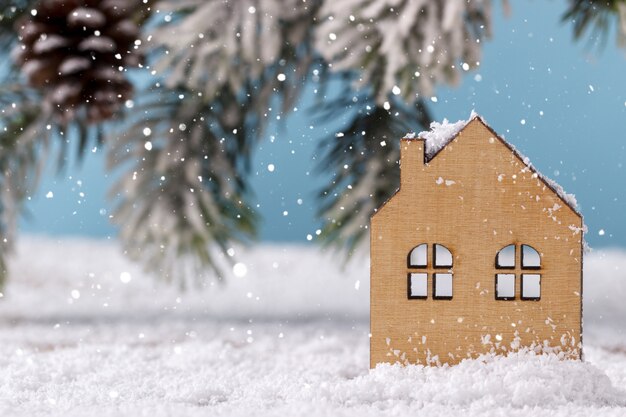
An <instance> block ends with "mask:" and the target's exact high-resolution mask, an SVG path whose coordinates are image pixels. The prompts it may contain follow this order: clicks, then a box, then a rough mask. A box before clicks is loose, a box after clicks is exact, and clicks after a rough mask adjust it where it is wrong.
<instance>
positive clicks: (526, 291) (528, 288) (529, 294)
mask: <svg viewBox="0 0 626 417" xmlns="http://www.w3.org/2000/svg"><path fill="white" fill-rule="evenodd" d="M540 298H541V275H539V274H522V299H524V300H538V299H540Z"/></svg>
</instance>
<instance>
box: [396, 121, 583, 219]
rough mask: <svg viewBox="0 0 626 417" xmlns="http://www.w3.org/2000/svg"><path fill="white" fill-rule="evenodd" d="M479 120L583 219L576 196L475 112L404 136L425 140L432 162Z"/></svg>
mask: <svg viewBox="0 0 626 417" xmlns="http://www.w3.org/2000/svg"><path fill="white" fill-rule="evenodd" d="M474 120H478V121H479V122H480V123H482V124H483V125H484V126H485V127H486V128H487V129H489V131H490V132H491V133H492V134H493V135H494V136H495V137H496V138H498V140H500V141H501V142H502V143H503V144H504V145H505V146H506V147H508V148H509V149H510V150H511V152H513V154H514V155H515V156H516V157H517V158H518V159H519V160H520V161H521V162H522V163H523V164H524V165H526V166H527V167H528V169H530V170H531V171H532V172H533V173H535V174H537V177H538V178H539V179H540V180H541V181H543V183H544V184H545V185H546V186H547V187H548V188H550V189H551V190H552V191H553V192H554V193H555V194H556V195H557V196H558V197H559V198H560V199H561V200H562V201H563V203H565V205H567V206H568V207H569V208H571V209H572V210H573V211H574V212H575V213H576V214H578V215H579V216H580V217H582V214H581V212H580V210H579V209H578V204H577V202H576V196H575V195H574V194H569V193H567V192H566V191H565V190H564V189H563V187H561V186H560V185H559V184H558V183H557V182H556V181H554V180H552V179H550V178H548V177H546V176H545V175H543V174H542V173H541V172H539V171H538V170H537V169H536V168H535V167H534V166H533V165H532V163H531V162H530V159H529V158H528V157H526V156H524V155H523V154H522V153H521V152H519V151H518V150H517V149H516V148H515V147H514V146H513V145H511V144H510V143H509V142H507V141H506V140H505V139H504V138H503V137H501V136H500V135H498V134H497V133H496V131H495V130H493V129H492V128H491V126H489V125H488V124H487V122H485V119H484V118H483V117H482V116H480V115H479V114H477V113H476V112H474V111H473V110H472V113H471V114H470V117H469V119H467V120H459V121H458V122H456V123H450V122H448V120H447V119H444V120H443V122H441V123H439V122H432V123H431V124H430V130H428V131H423V132H420V133H418V134H417V138H416V135H415V133H408V134H407V135H405V136H404V138H405V139H422V140H424V142H425V143H424V159H425V162H429V161H431V160H432V159H433V158H435V157H436V156H437V154H438V153H439V152H441V151H442V150H443V148H445V147H446V145H447V144H448V143H450V142H452V141H453V140H454V139H455V138H456V137H457V136H458V134H459V133H460V132H461V131H462V130H463V129H465V127H466V126H467V125H468V124H469V123H470V122H472V121H474Z"/></svg>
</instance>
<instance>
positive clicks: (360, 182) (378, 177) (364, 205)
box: [317, 94, 431, 254]
mask: <svg viewBox="0 0 626 417" xmlns="http://www.w3.org/2000/svg"><path fill="white" fill-rule="evenodd" d="M351 96H352V95H350V94H343V95H342V98H340V99H337V100H336V101H334V102H332V103H329V104H328V105H326V106H324V107H323V108H322V110H321V111H320V114H319V117H320V118H326V117H330V116H331V115H332V116H333V117H336V115H337V113H338V112H342V111H344V112H345V111H354V110H353V108H354V107H357V109H358V110H357V111H356V114H355V116H354V117H353V119H352V121H351V122H350V123H349V125H348V126H346V127H345V128H344V129H343V130H342V131H341V132H338V133H337V134H335V135H333V136H328V137H326V138H323V139H322V141H321V143H320V151H321V153H322V154H323V155H324V157H323V159H322V160H321V161H320V163H319V165H318V167H317V168H318V171H319V172H328V171H331V172H333V173H334V176H333V179H332V182H331V183H330V184H328V185H327V186H326V187H325V188H324V189H323V190H322V191H321V192H320V194H319V198H320V200H321V201H322V204H321V206H320V209H319V211H318V215H319V216H320V217H321V218H322V219H323V221H324V222H325V225H324V227H323V229H322V234H321V238H322V241H323V242H324V243H325V244H327V245H328V244H333V245H336V246H339V247H344V248H346V249H347V250H348V254H350V253H351V252H352V251H353V250H354V249H355V247H356V246H357V245H358V244H359V243H360V242H361V241H362V240H363V238H364V237H365V236H366V235H367V232H368V225H369V219H370V217H371V215H372V214H373V213H374V211H375V210H376V209H377V208H378V207H380V206H381V205H382V204H383V203H384V202H385V201H387V200H388V199H389V198H390V197H391V196H392V195H393V194H394V193H395V192H396V190H397V189H398V186H399V184H400V176H399V174H400V172H399V169H398V159H399V155H400V153H399V149H400V147H399V140H398V138H400V137H402V136H403V135H404V134H405V133H407V132H409V131H415V130H418V129H419V130H421V128H424V127H426V126H428V125H429V124H430V121H431V117H430V115H429V112H428V110H427V108H426V105H425V103H424V102H422V101H418V102H417V103H416V105H415V106H414V107H410V106H406V105H404V104H403V103H401V102H398V101H396V102H395V103H394V105H393V106H392V108H391V109H390V110H386V109H385V108H383V107H379V106H377V105H376V104H375V99H374V97H373V96H372V95H368V94H363V95H361V96H360V97H359V98H358V100H357V104H354V102H353V101H352V99H351Z"/></svg>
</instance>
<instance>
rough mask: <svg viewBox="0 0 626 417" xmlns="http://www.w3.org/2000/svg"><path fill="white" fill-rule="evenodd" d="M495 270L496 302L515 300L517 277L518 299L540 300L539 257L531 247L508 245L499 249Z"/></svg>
mask: <svg viewBox="0 0 626 417" xmlns="http://www.w3.org/2000/svg"><path fill="white" fill-rule="evenodd" d="M496 270H497V272H496V300H515V298H516V288H517V285H515V282H516V280H517V277H518V276H519V278H520V294H519V296H520V299H522V300H539V299H541V274H540V273H539V271H540V270H541V255H540V254H539V252H537V251H536V250H535V248H533V247H532V246H530V245H508V246H505V247H504V248H502V249H500V251H498V253H497V254H496ZM504 270H509V271H506V272H505V271H504ZM531 271H532V272H531Z"/></svg>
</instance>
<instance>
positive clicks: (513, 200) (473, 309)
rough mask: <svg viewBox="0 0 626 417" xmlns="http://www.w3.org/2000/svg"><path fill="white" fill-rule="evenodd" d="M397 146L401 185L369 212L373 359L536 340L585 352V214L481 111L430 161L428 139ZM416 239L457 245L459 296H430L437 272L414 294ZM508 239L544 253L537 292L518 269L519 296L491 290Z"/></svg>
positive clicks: (454, 356)
mask: <svg viewBox="0 0 626 417" xmlns="http://www.w3.org/2000/svg"><path fill="white" fill-rule="evenodd" d="M401 146H402V158H401V169H402V172H401V188H400V190H399V192H398V193H397V194H396V195H395V196H394V197H393V198H392V199H391V200H390V201H389V202H388V203H387V204H385V206H384V207H383V208H382V209H381V210H380V211H379V212H378V213H377V214H376V215H375V216H373V217H372V222H371V235H370V238H371V259H372V261H371V333H372V337H371V365H372V366H374V365H375V364H376V363H380V362H403V363H457V362H459V361H460V360H462V359H463V358H465V357H468V356H470V357H472V356H476V355H478V354H480V353H484V352H489V351H493V350H495V351H498V352H504V351H506V350H509V349H511V348H516V347H518V346H528V345H531V344H533V343H535V344H539V345H543V344H544V343H548V344H549V345H550V346H553V347H556V346H559V347H561V348H562V349H564V350H565V351H566V352H568V353H569V354H571V355H573V356H578V355H579V354H580V349H579V343H580V334H581V291H582V286H581V284H582V281H581V272H582V258H581V252H582V232H581V230H582V220H581V218H580V216H578V215H577V214H576V213H575V212H574V211H573V210H572V209H571V208H570V207H568V206H567V205H566V204H564V202H563V201H562V200H561V199H560V198H559V197H558V196H557V195H556V194H555V193H554V191H553V190H552V189H550V188H549V187H548V186H547V185H546V184H545V183H544V182H543V181H542V180H541V179H540V178H539V177H538V176H537V174H535V173H534V172H533V171H532V170H530V169H529V168H528V167H527V166H526V165H525V164H524V163H523V162H522V161H521V160H520V159H519V158H518V157H517V155H515V154H514V153H513V152H512V151H511V149H509V148H508V147H507V145H506V144H505V143H504V142H502V141H501V140H500V139H499V138H497V137H496V136H495V135H494V134H493V132H492V131H491V130H490V129H488V128H487V127H486V126H485V125H483V123H482V122H481V121H479V120H474V121H472V122H470V123H469V124H468V125H467V126H466V127H465V128H464V129H463V130H462V131H461V132H460V133H459V134H458V136H457V137H456V138H455V139H454V140H452V141H451V142H450V143H449V144H448V145H446V146H445V147H444V148H443V149H442V150H441V151H440V152H439V154H437V155H436V157H435V158H433V159H432V160H431V161H429V162H428V163H424V158H423V141H421V140H412V141H407V140H403V142H402V144H401ZM421 243H427V244H429V249H431V248H432V245H433V244H434V243H440V244H443V245H445V246H446V247H448V248H449V249H450V250H451V251H452V253H453V256H454V267H453V269H452V271H453V273H454V278H453V282H454V284H453V289H454V294H453V298H452V300H434V299H433V297H432V284H433V281H432V278H431V277H429V282H428V285H429V296H428V298H427V299H417V300H416V299H408V297H407V274H408V272H409V269H407V256H408V253H409V252H410V250H411V249H412V248H413V247H415V246H416V245H418V244H421ZM509 244H518V245H519V244H528V245H531V246H533V247H534V248H535V249H537V250H538V251H539V252H540V253H541V261H542V269H541V271H540V273H541V274H542V278H541V300H539V301H522V300H521V299H520V280H519V277H518V278H517V280H516V295H517V297H516V299H515V300H514V301H503V300H495V294H494V292H495V273H496V269H495V256H496V253H497V252H498V250H500V249H501V248H503V247H504V246H507V245H509ZM429 256H430V257H431V259H432V255H431V253H429ZM518 261H519V256H518ZM442 272H444V271H442Z"/></svg>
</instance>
